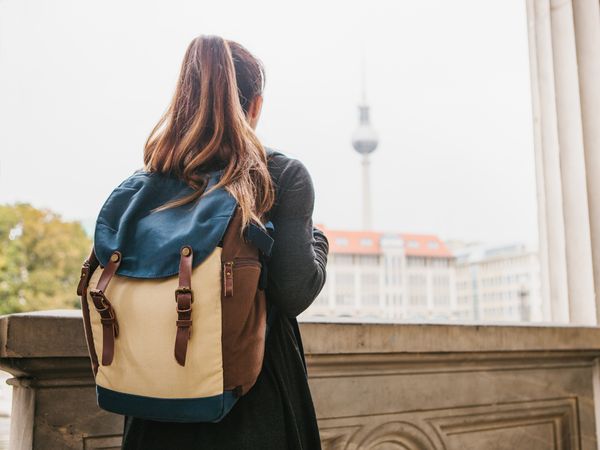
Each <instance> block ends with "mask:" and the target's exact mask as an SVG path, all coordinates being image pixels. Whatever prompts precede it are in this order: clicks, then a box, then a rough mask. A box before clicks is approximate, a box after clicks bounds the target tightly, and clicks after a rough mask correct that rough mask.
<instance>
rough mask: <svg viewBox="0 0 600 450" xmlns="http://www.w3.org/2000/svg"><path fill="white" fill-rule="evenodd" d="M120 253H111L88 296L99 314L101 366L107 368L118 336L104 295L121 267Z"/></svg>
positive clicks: (115, 319) (117, 328) (111, 309)
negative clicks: (100, 324) (100, 325)
mask: <svg viewBox="0 0 600 450" xmlns="http://www.w3.org/2000/svg"><path fill="white" fill-rule="evenodd" d="M121 259H122V257H121V253H119V252H113V254H112V255H110V260H109V262H108V264H106V267H105V268H104V270H103V271H102V274H101V275H100V279H99V280H98V284H97V285H96V288H95V289H91V290H90V296H91V297H92V301H93V302H94V306H95V307H96V311H98V313H99V314H100V322H101V323H102V365H103V366H109V365H110V364H111V363H112V360H113V357H114V354H115V338H116V337H117V336H119V325H118V323H117V317H116V315H115V310H114V308H113V306H112V304H111V303H110V301H109V300H108V298H106V295H105V293H104V292H105V291H106V288H107V287H108V283H110V280H111V279H112V277H113V275H114V274H115V273H116V272H117V269H118V268H119V265H121Z"/></svg>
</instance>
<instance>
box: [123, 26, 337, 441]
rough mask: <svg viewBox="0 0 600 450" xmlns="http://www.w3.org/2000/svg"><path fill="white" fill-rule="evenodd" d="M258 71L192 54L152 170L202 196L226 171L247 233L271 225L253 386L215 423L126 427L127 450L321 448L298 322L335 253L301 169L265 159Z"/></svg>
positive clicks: (229, 55) (199, 43) (157, 137)
mask: <svg viewBox="0 0 600 450" xmlns="http://www.w3.org/2000/svg"><path fill="white" fill-rule="evenodd" d="M264 80H265V77H264V69H263V67H262V64H261V63H260V61H258V60H257V59H256V58H255V57H254V56H252V55H251V54H250V53H249V52H248V51H247V50H246V49H245V48H244V47H242V46H241V45H239V44H237V43H235V42H232V41H225V40H224V39H222V38H220V37H216V36H200V37H198V38H196V39H194V40H193V41H192V43H191V44H190V46H189V47H188V50H187V52H186V55H185V58H184V61H183V65H182V68H181V74H180V77H179V81H178V84H177V88H176V92H175V95H174V98H173V100H172V102H171V105H170V107H169V109H168V110H167V112H166V113H165V115H164V116H163V117H162V118H161V120H160V121H159V123H158V125H157V126H156V127H155V128H154V130H153V131H152V133H151V135H150V137H149V139H148V141H147V143H146V148H145V152H144V160H145V166H146V170H148V171H151V172H159V173H163V174H171V175H174V176H177V177H179V178H181V179H183V180H184V181H186V182H187V183H188V184H189V185H190V186H192V187H195V188H197V189H198V190H201V189H202V183H203V179H204V178H203V176H202V174H203V173H204V172H206V171H209V170H214V169H224V172H223V174H224V175H223V178H222V182H223V183H224V184H225V186H226V188H227V189H228V190H229V191H230V192H231V193H232V194H233V195H234V197H236V200H237V201H238V204H239V205H240V207H241V209H242V211H243V217H244V220H245V221H246V223H248V222H249V221H250V220H260V221H261V222H263V223H264V222H266V221H267V220H270V221H271V222H272V223H273V225H274V232H273V237H274V240H275V243H274V246H273V250H272V255H271V258H270V260H269V263H268V283H267V289H266V294H267V301H268V302H269V303H270V304H271V305H274V306H275V308H274V310H275V311H276V315H275V316H274V321H273V322H272V325H271V328H270V331H269V335H268V337H267V341H266V348H265V356H264V363H263V368H262V371H261V373H260V375H259V377H258V380H257V382H256V384H255V385H254V386H253V387H252V388H251V390H250V391H249V392H248V393H247V394H246V395H244V396H243V397H241V398H240V400H239V401H238V403H237V404H236V405H235V406H234V408H233V410H232V411H231V412H230V413H229V414H228V415H227V416H226V417H225V418H224V419H223V420H222V421H221V422H218V423H166V422H154V421H150V420H143V419H139V418H135V417H126V418H125V428H124V436H123V448H124V449H127V450H129V449H139V450H151V449H161V450H163V449H177V450H184V449H202V450H213V449H232V450H233V449H235V450H244V449H248V450H250V449H251V450H265V449H274V450H285V449H290V450H296V449H298V450H299V449H303V450H313V449H319V448H321V446H320V439H319V431H318V427H317V421H316V416H315V411H314V408H313V404H312V399H311V396H310V391H309V386H308V382H307V377H306V366H305V362H304V354H303V350H302V341H301V338H300V334H299V330H298V324H297V321H296V316H297V315H298V314H300V313H301V312H302V311H304V310H305V309H306V308H307V307H308V306H309V305H310V304H311V302H312V301H313V300H314V299H315V297H316V296H317V295H318V293H319V291H320V290H321V288H322V286H323V284H324V282H325V265H326V260H327V251H328V244H327V240H326V238H325V236H324V235H323V233H322V232H320V231H319V230H317V229H315V228H313V225H312V212H313V203H314V191H313V186H312V182H311V178H310V175H309V174H308V172H307V170H306V168H305V167H304V165H303V164H302V163H301V162H299V161H298V160H295V159H291V158H288V157H286V156H285V155H283V154H281V153H279V152H276V151H272V150H268V151H265V149H264V148H263V147H262V146H261V144H260V142H259V141H258V139H257V137H256V135H255V134H254V129H255V128H256V125H257V123H258V119H259V117H260V112H261V107H262V102H263V97H262V92H263V87H264Z"/></svg>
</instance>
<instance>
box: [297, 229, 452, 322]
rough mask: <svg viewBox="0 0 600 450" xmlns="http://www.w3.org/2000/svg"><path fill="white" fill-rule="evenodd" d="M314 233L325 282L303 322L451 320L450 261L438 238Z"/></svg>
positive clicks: (330, 232) (367, 232)
mask: <svg viewBox="0 0 600 450" xmlns="http://www.w3.org/2000/svg"><path fill="white" fill-rule="evenodd" d="M319 228H321V229H322V230H323V231H324V232H325V234H326V236H327V238H328V240H329V261H328V268H327V282H326V284H325V286H324V288H323V290H322V292H321V294H320V296H319V297H318V298H317V300H316V301H315V302H314V303H313V305H311V307H310V308H309V309H308V310H307V311H306V312H305V314H304V317H362V318H365V317H371V318H382V319H403V318H408V319H451V318H453V314H454V309H453V308H454V307H455V303H456V302H455V299H456V294H455V272H454V261H455V258H454V255H453V254H452V252H451V251H450V250H449V249H448V248H447V246H446V245H445V243H444V242H443V241H442V240H441V239H440V238H439V237H438V236H435V235H431V234H416V233H382V232H376V231H352V230H335V229H330V228H327V227H324V226H319Z"/></svg>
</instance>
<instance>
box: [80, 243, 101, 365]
mask: <svg viewBox="0 0 600 450" xmlns="http://www.w3.org/2000/svg"><path fill="white" fill-rule="evenodd" d="M98 265H99V264H98V260H97V259H96V255H95V253H94V250H92V254H91V255H90V257H89V258H88V259H87V260H86V261H85V262H84V263H83V268H82V280H81V282H80V283H81V284H80V286H81V291H80V292H78V293H80V294H81V298H80V301H81V313H82V315H83V328H84V330H85V340H86V343H87V348H88V353H89V355H90V360H91V362H92V371H93V372H94V376H96V373H98V355H97V354H96V348H95V347H94V336H93V335H92V325H91V323H90V309H89V307H88V302H87V290H88V283H89V281H90V278H91V276H92V273H94V271H95V270H96V269H97V268H98ZM94 312H96V311H94Z"/></svg>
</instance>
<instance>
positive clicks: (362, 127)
mask: <svg viewBox="0 0 600 450" xmlns="http://www.w3.org/2000/svg"><path fill="white" fill-rule="evenodd" d="M359 111H360V122H359V125H358V127H357V128H356V130H355V131H354V134H353V135H352V146H353V147H354V150H356V151H357V152H358V153H360V154H361V155H368V154H369V153H373V152H374V151H375V149H376V148H377V144H378V139H377V133H376V132H375V130H374V129H373V127H372V126H371V123H370V121H369V107H368V106H367V105H365V104H363V105H361V106H359Z"/></svg>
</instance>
